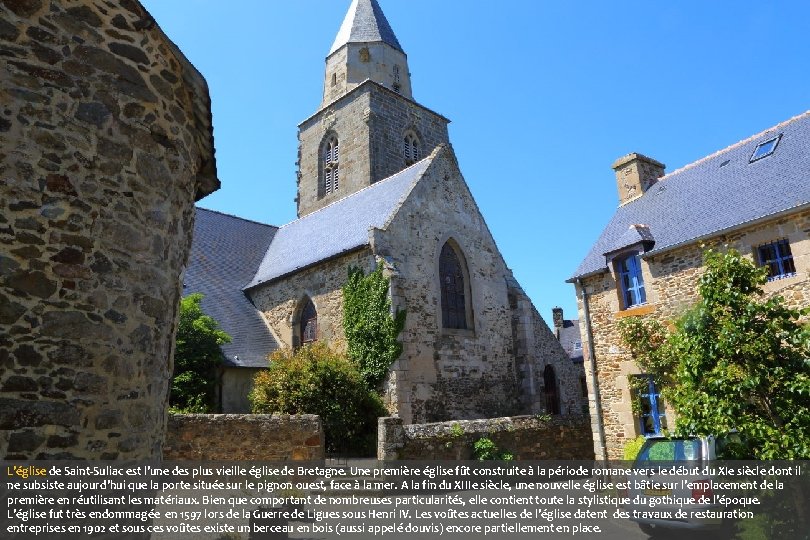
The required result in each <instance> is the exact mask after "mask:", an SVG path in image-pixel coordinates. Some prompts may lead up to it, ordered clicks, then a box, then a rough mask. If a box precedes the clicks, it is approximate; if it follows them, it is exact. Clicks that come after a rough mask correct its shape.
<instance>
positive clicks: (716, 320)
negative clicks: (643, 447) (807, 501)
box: [620, 250, 810, 459]
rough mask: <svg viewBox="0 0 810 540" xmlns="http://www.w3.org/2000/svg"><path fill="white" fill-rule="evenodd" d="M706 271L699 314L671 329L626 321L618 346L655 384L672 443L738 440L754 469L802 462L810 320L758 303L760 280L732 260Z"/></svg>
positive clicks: (809, 447) (807, 433)
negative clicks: (764, 462) (671, 415)
mask: <svg viewBox="0 0 810 540" xmlns="http://www.w3.org/2000/svg"><path fill="white" fill-rule="evenodd" d="M704 261H705V266H706V271H705V273H704V274H703V276H702V277H701V278H700V282H699V292H700V297H701V300H700V301H699V302H698V304H697V305H696V306H695V307H694V308H692V309H691V310H689V311H688V312H687V313H686V314H685V315H683V316H682V317H681V318H679V319H678V320H677V321H675V323H674V327H673V328H672V329H667V328H665V327H664V326H663V325H661V324H660V323H658V322H655V321H650V320H640V319H634V320H633V319H627V320H625V321H623V322H622V323H621V325H620V331H621V333H622V336H623V338H624V341H625V342H626V343H627V344H628V346H629V347H630V350H631V354H632V355H633V357H634V359H635V360H636V362H637V363H638V364H639V366H640V367H641V369H642V370H644V371H645V372H647V373H651V374H652V375H653V376H655V377H656V379H657V380H658V381H659V382H661V383H662V384H663V388H662V393H663V395H664V397H665V399H667V401H668V402H669V403H670V404H671V405H672V407H673V408H674V409H675V412H676V413H677V418H676V433H677V434H678V435H690V434H695V435H708V434H713V435H716V436H720V435H725V434H727V433H729V432H731V431H732V430H737V431H738V432H740V433H741V435H742V436H743V438H744V439H745V440H746V441H747V443H748V444H749V445H750V448H749V450H750V452H751V454H752V457H755V458H757V459H810V330H808V327H807V325H806V324H803V323H802V318H803V317H805V316H806V315H808V314H810V310H808V309H801V310H798V309H791V308H789V307H788V306H787V305H786V303H785V301H784V299H783V298H781V297H780V296H774V297H772V298H765V297H764V295H763V291H762V285H763V284H764V283H765V282H766V272H765V270H764V269H762V268H757V267H756V266H754V264H753V263H751V262H750V261H749V260H747V259H746V258H744V257H742V256H741V255H740V254H739V253H738V252H736V251H734V250H729V251H728V252H725V253H721V252H716V251H712V250H709V251H707V252H706V254H705V256H704Z"/></svg>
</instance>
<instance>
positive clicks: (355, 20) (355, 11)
mask: <svg viewBox="0 0 810 540" xmlns="http://www.w3.org/2000/svg"><path fill="white" fill-rule="evenodd" d="M372 41H382V42H383V43H387V44H388V45H390V46H391V47H393V48H395V49H396V50H398V51H400V52H403V53H404V52H405V51H403V50H402V46H401V45H400V44H399V40H397V36H395V35H394V31H393V30H392V29H391V25H390V24H388V20H387V19H386V18H385V14H383V12H382V9H380V5H379V4H378V3H377V0H352V3H351V5H350V6H349V11H348V13H346V18H345V19H343V24H342V25H340V30H339V31H338V33H337V37H335V42H334V43H333V44H332V48H331V49H329V54H332V53H333V52H335V51H336V50H338V49H340V48H341V47H343V46H344V45H346V44H347V43H367V42H372Z"/></svg>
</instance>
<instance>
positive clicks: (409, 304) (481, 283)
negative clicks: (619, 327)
mask: <svg viewBox="0 0 810 540" xmlns="http://www.w3.org/2000/svg"><path fill="white" fill-rule="evenodd" d="M448 240H452V241H453V242H455V243H456V244H457V245H458V247H459V250H460V252H461V253H462V254H463V257H464V259H465V263H466V267H467V273H466V275H467V277H468V278H469V281H470V283H469V294H470V296H469V298H467V302H469V303H470V305H471V308H472V326H471V327H470V328H468V329H464V330H455V329H445V328H443V327H442V321H441V294H440V289H439V278H438V269H439V262H438V261H439V254H440V252H441V249H442V246H443V245H444V244H445V242H446V241H448ZM373 246H374V250H375V253H377V254H378V255H379V256H382V257H383V258H384V259H385V260H386V263H387V265H388V272H389V273H390V275H391V279H392V281H391V291H392V292H391V294H392V301H393V303H394V305H395V306H398V307H400V308H406V309H407V311H408V315H407V318H406V321H405V329H404V330H403V334H402V342H403V344H404V350H403V353H402V356H401V357H400V358H399V359H398V360H397V361H396V362H395V363H394V365H393V366H392V373H391V375H390V377H389V380H388V383H387V388H386V394H387V402H388V403H390V404H396V411H394V410H392V413H394V412H395V413H396V414H397V415H398V416H400V417H401V418H403V419H404V421H405V422H406V423H422V422H431V421H442V420H449V419H469V418H491V417H495V416H507V415H514V414H522V413H525V412H529V411H530V410H532V408H531V407H532V404H531V403H530V402H532V401H534V402H539V403H543V402H544V398H543V396H544V394H543V393H542V392H543V390H542V388H540V387H538V386H537V385H534V392H535V394H536V395H535V396H534V397H533V398H531V399H529V400H527V399H526V396H525V395H524V389H525V387H524V384H523V383H524V380H523V379H522V378H523V377H525V376H527V373H528V372H529V371H531V372H532V373H534V374H537V373H539V374H540V377H541V379H540V380H542V372H543V369H544V367H545V365H546V363H548V362H562V361H565V362H568V360H567V358H565V354H564V352H563V351H562V348H561V347H560V345H559V343H558V342H557V340H556V339H555V338H554V336H553V335H552V334H551V332H550V331H548V329H547V327H546V331H545V332H540V333H535V331H534V330H535V328H534V326H535V325H540V326H545V323H544V322H543V321H542V319H540V318H539V317H537V318H533V316H532V310H533V307H531V303H530V302H529V301H528V299H524V304H525V305H524V308H525V309H524V311H525V314H524V315H525V316H524V317H523V324H524V326H525V328H524V329H523V330H524V333H525V334H527V335H528V336H530V339H531V341H532V343H531V344H530V345H529V344H528V343H525V344H524V347H525V349H526V354H525V355H524V356H523V357H522V358H518V357H519V356H520V355H519V354H518V350H517V348H516V339H515V336H514V335H513V325H512V319H513V317H512V314H513V308H512V306H511V305H510V299H509V283H510V282H514V278H512V277H511V272H509V270H508V269H507V268H506V265H505V263H504V261H503V259H502V257H501V254H500V252H499V250H498V247H497V245H496V244H495V242H494V240H493V238H492V236H491V234H490V232H489V230H488V228H487V226H486V223H485V222H484V219H483V217H482V216H481V213H480V211H479V209H478V207H477V205H476V204H475V201H474V200H473V198H472V195H471V194H470V192H469V190H468V188H467V186H466V183H465V182H464V179H463V178H462V177H461V173H460V172H459V170H458V166H457V164H456V162H455V157H454V155H453V153H452V150H451V149H450V148H449V147H442V148H439V149H437V150H435V151H434V158H433V163H432V164H431V165H430V167H429V168H428V170H427V171H426V172H425V175H424V177H423V178H422V179H421V180H420V181H419V182H418V183H417V184H416V186H415V187H414V189H413V190H412V191H411V194H410V195H409V196H408V198H407V199H406V200H405V201H404V202H403V204H402V206H401V207H400V209H399V211H398V212H397V214H396V216H395V217H394V218H393V219H392V220H391V222H390V224H388V226H387V227H386V229H385V230H384V231H375V236H374V242H373ZM524 341H527V340H524ZM550 351H554V352H553V354H546V353H548V352H550ZM527 364H530V365H531V369H530V370H529V369H526V365H527ZM559 380H560V381H562V382H563V384H568V383H567V382H565V381H564V379H563V378H562V373H560V374H559ZM570 384H572V385H573V386H572V387H573V388H576V386H575V385H576V384H578V381H577V379H576V378H575V379H574V380H573V381H571V382H570ZM527 386H528V385H527ZM566 392H568V391H566ZM567 395H571V394H567ZM573 395H575V394H573ZM539 410H545V409H544V408H543V409H538V408H535V411H539Z"/></svg>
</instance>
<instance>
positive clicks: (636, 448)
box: [624, 435, 646, 461]
mask: <svg viewBox="0 0 810 540" xmlns="http://www.w3.org/2000/svg"><path fill="white" fill-rule="evenodd" d="M645 440H646V439H645V438H644V437H643V436H641V435H639V436H638V437H636V438H635V439H631V440H629V441H627V442H626V443H624V459H625V461H634V460H635V459H636V457H637V456H638V453H639V452H640V451H641V447H642V446H644V441H645Z"/></svg>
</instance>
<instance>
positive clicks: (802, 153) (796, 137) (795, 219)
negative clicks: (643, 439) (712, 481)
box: [569, 112, 810, 459]
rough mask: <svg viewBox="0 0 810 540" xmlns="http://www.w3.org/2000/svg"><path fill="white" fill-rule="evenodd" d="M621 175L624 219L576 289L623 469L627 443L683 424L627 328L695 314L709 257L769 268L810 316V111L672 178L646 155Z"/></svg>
mask: <svg viewBox="0 0 810 540" xmlns="http://www.w3.org/2000/svg"><path fill="white" fill-rule="evenodd" d="M613 169H614V170H615V171H616V183H617V187H618V192H619V208H618V209H617V210H616V213H615V214H614V215H613V218H612V219H611V220H610V222H609V223H608V224H607V226H606V227H605V229H604V231H603V232H602V234H601V235H600V236H599V239H598V240H597V241H596V243H595V244H594V245H593V246H592V247H591V249H590V252H589V253H588V255H587V256H586V257H585V259H584V260H583V261H582V263H581V264H580V266H579V268H577V270H576V272H575V273H574V275H573V277H572V278H571V279H570V280H569V281H570V282H571V283H573V284H574V285H575V287H576V294H577V299H578V307H579V315H580V320H581V321H583V329H584V331H585V334H586V336H587V337H588V339H586V340H585V351H586V353H585V358H586V364H587V371H588V373H589V376H588V381H587V382H588V391H589V401H590V410H591V414H592V428H593V432H594V438H595V451H596V456H597V458H601V457H604V456H607V457H608V458H611V459H615V458H621V455H622V448H623V445H624V443H625V442H626V441H627V440H629V439H632V438H635V437H636V436H637V435H647V434H653V433H657V432H660V431H662V430H664V429H666V427H667V425H672V420H673V419H672V411H670V410H668V409H667V407H666V404H664V403H662V402H661V400H659V399H658V398H659V395H658V390H659V389H658V388H657V387H656V382H655V381H654V380H652V379H651V378H650V377H648V376H646V375H645V374H643V373H639V372H638V368H637V367H636V366H635V364H634V363H633V361H632V360H631V359H630V358H629V355H628V354H627V351H626V347H625V346H624V345H623V343H622V342H621V338H620V336H619V333H618V330H617V323H618V321H619V320H620V319H621V318H623V317H628V316H641V317H652V318H655V319H657V320H659V321H662V322H666V321H671V320H673V319H675V318H677V317H678V316H679V315H680V314H682V313H683V312H684V310H685V309H687V308H688V307H689V306H691V305H693V304H694V303H695V302H696V301H697V299H698V298H697V291H696V280H697V279H698V277H699V276H700V274H701V272H702V270H703V268H702V254H703V251H704V249H705V248H707V247H716V248H720V249H722V248H724V247H726V246H728V247H730V248H734V249H736V250H737V251H739V252H740V253H743V254H745V255H747V256H748V257H750V258H751V259H752V260H753V261H754V262H756V263H757V264H759V265H762V266H764V267H767V268H768V272H769V276H770V277H769V280H768V283H767V284H766V286H765V292H766V293H767V294H779V295H781V296H783V297H784V298H785V299H786V300H787V301H788V303H789V304H791V305H792V306H795V307H806V306H808V305H810V281H809V280H808V271H810V112H806V113H804V114H801V115H799V116H796V117H795V118H792V119H790V120H787V121H785V122H783V123H781V124H778V125H776V126H774V127H772V128H769V129H767V130H765V131H763V132H761V133H758V134H756V135H754V136H752V137H749V138H747V139H745V140H743V141H740V142H738V143H736V144H733V145H732V146H729V147H728V148H726V149H724V150H721V151H719V152H716V153H714V154H712V155H710V156H707V157H705V158H703V159H700V160H698V161H696V162H694V163H691V164H689V165H686V166H685V167H682V168H680V169H678V170H676V171H673V172H671V173H669V174H664V165H663V164H661V163H659V162H658V161H655V160H654V159H650V158H648V157H645V156H643V155H641V154H629V155H627V156H624V157H622V158H620V159H619V160H617V161H616V162H615V163H614V164H613ZM632 378H638V379H639V381H638V382H639V384H641V385H644V386H643V389H642V390H640V391H639V395H635V396H634V395H631V394H632V393H633V392H631V379H632ZM632 386H633V387H634V388H635V387H638V386H637V385H636V384H633V385H632ZM633 399H637V400H638V403H639V405H640V407H638V408H637V409H636V410H637V412H636V413H634V412H633V407H632V405H631V404H632V401H633Z"/></svg>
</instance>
